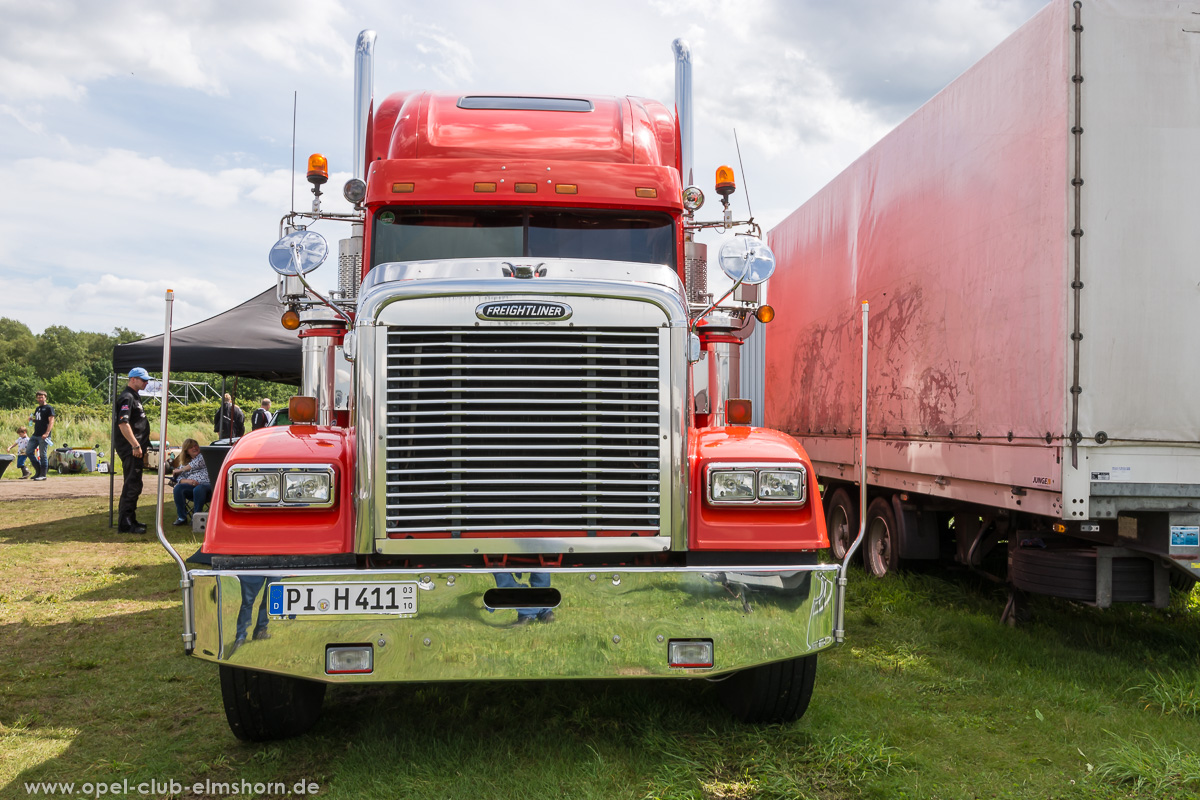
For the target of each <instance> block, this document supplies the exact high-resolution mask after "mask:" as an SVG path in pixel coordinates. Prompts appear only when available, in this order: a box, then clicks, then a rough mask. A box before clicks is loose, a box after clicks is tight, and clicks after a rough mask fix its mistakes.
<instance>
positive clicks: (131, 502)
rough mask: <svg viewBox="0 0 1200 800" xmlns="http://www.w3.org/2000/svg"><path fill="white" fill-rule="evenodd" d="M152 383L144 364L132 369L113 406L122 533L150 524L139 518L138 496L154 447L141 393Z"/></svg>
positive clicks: (119, 523)
mask: <svg viewBox="0 0 1200 800" xmlns="http://www.w3.org/2000/svg"><path fill="white" fill-rule="evenodd" d="M149 382H150V373H148V372H146V370H144V369H142V368H141V367H134V368H133V369H131V370H129V383H128V384H126V385H125V389H124V390H123V391H122V392H121V393H120V394H119V395H117V402H116V405H115V406H114V407H113V441H114V442H115V444H114V445H113V446H114V448H115V449H116V451H117V455H119V456H120V457H121V472H122V475H123V476H124V483H123V485H122V486H121V504H120V505H119V506H118V507H117V520H118V521H117V530H118V531H119V532H120V533H145V532H146V526H145V525H143V524H142V523H140V522H138V521H137V502H138V496H140V495H141V493H142V467H143V465H144V463H145V457H146V450H147V449H148V448H149V447H150V422H149V420H147V419H146V413H145V412H144V411H143V410H142V401H141V400H139V399H138V392H140V391H141V390H142V389H145V388H146V384H147V383H149Z"/></svg>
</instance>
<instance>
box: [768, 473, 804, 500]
mask: <svg viewBox="0 0 1200 800" xmlns="http://www.w3.org/2000/svg"><path fill="white" fill-rule="evenodd" d="M758 499H759V500H791V501H792V502H798V501H800V500H803V499H804V473H802V472H800V471H798V470H797V471H792V470H774V469H771V470H767V469H763V470H759V472H758Z"/></svg>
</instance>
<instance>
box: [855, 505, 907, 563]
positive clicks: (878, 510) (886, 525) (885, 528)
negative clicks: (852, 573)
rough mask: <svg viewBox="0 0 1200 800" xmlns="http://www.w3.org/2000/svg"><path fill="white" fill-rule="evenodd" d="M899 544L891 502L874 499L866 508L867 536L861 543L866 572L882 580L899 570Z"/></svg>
mask: <svg viewBox="0 0 1200 800" xmlns="http://www.w3.org/2000/svg"><path fill="white" fill-rule="evenodd" d="M899 544H900V542H899V538H898V534H897V531H896V515H895V514H894V513H893V512H892V503H891V500H889V499H888V498H886V497H876V498H875V499H874V500H872V501H871V505H869V506H867V534H866V536H865V537H864V542H863V548H864V552H863V560H864V561H865V562H866V564H867V570H868V571H870V573H871V574H872V575H874V576H875V577H876V578H882V577H884V576H885V575H887V574H888V573H889V572H895V571H896V570H897V569H899V567H900V548H899Z"/></svg>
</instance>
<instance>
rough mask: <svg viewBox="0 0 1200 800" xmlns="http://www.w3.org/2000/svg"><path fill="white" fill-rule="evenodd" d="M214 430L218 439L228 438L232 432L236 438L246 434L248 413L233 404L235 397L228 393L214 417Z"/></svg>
mask: <svg viewBox="0 0 1200 800" xmlns="http://www.w3.org/2000/svg"><path fill="white" fill-rule="evenodd" d="M213 431H215V432H216V434H217V438H218V439H228V438H229V437H230V432H232V434H233V437H234V438H238V437H240V436H244V435H245V434H246V415H245V414H243V413H242V410H241V409H240V408H238V407H237V406H236V405H234V404H233V398H232V397H230V396H229V394H228V393H226V394H225V402H223V403H221V407H220V408H218V409H217V413H216V416H214V417H213Z"/></svg>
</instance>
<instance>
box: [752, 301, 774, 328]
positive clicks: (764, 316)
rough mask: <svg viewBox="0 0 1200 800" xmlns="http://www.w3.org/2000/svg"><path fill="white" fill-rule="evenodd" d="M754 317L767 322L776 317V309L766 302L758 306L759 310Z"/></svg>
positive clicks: (764, 322)
mask: <svg viewBox="0 0 1200 800" xmlns="http://www.w3.org/2000/svg"><path fill="white" fill-rule="evenodd" d="M754 318H755V319H756V320H758V321H759V322H761V323H763V324H766V323H768V322H770V321H771V320H773V319H775V309H773V308H771V307H770V306H769V305H767V304H766V303H763V304H762V305H761V306H759V307H758V311H755V312H754Z"/></svg>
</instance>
